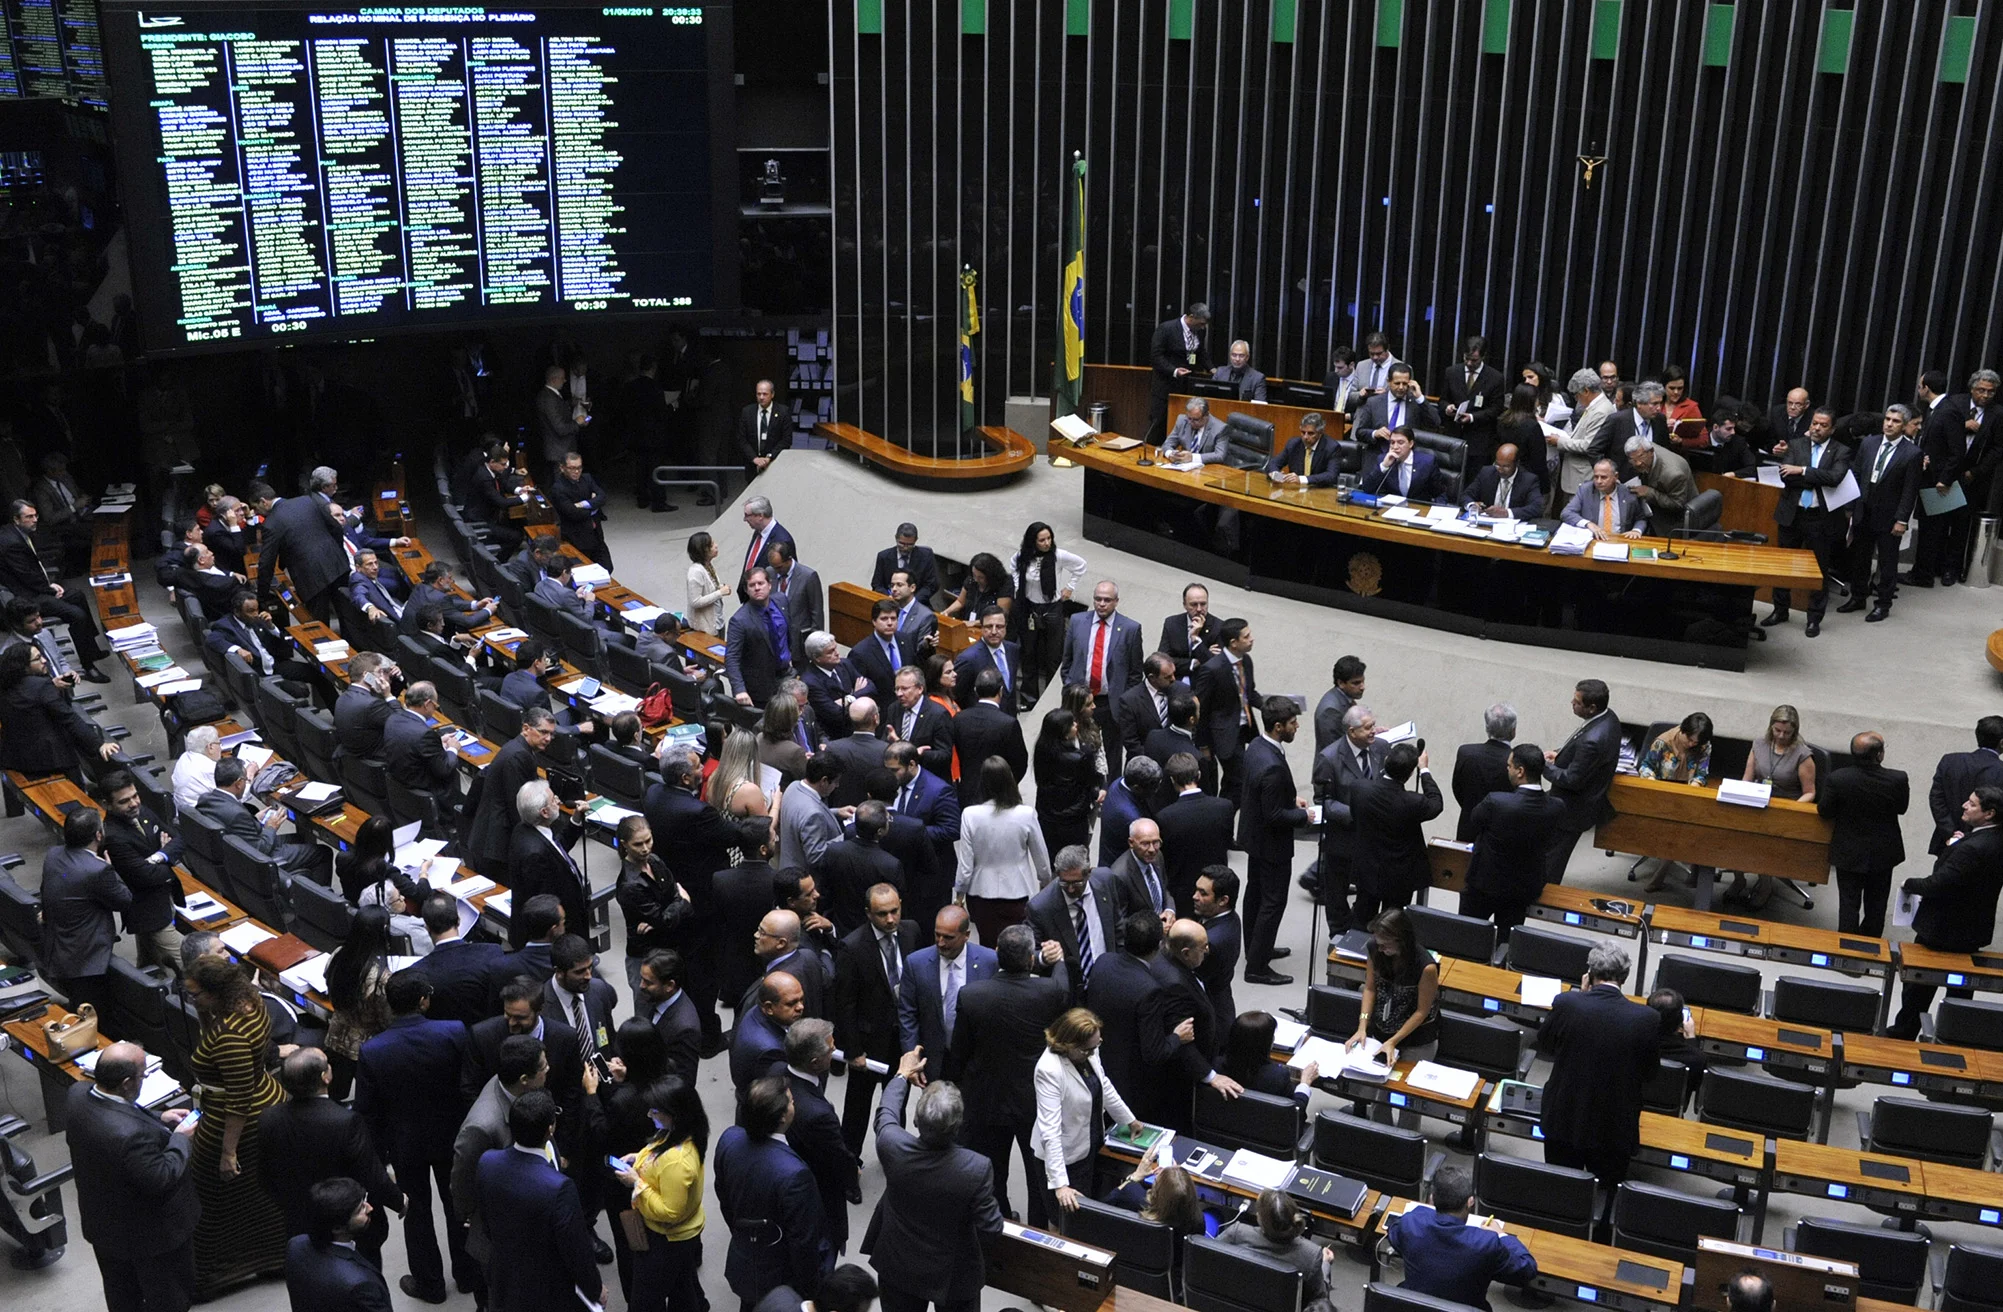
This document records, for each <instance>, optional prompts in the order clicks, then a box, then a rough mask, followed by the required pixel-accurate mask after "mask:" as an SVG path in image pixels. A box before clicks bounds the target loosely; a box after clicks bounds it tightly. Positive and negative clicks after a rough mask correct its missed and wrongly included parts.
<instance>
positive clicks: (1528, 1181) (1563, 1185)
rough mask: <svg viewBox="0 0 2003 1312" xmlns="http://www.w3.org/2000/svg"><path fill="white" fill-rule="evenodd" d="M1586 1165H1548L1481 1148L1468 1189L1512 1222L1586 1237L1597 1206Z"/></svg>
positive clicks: (1485, 1206) (1594, 1184) (1581, 1237)
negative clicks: (1486, 1151) (1488, 1151)
mask: <svg viewBox="0 0 2003 1312" xmlns="http://www.w3.org/2000/svg"><path fill="white" fill-rule="evenodd" d="M1596 1187H1597V1181H1595V1180H1594V1179H1593V1173H1592V1172H1591V1171H1582V1170H1579V1169H1577V1168H1575V1167H1570V1166H1551V1165H1548V1164H1546V1163H1544V1162H1533V1161H1530V1160H1528V1159H1526V1158H1522V1157H1498V1156H1497V1155H1496V1154H1494V1153H1482V1154H1481V1155H1480V1156H1478V1157H1476V1158H1475V1159H1474V1192H1475V1196H1476V1197H1478V1198H1480V1199H1481V1205H1482V1206H1483V1207H1484V1208H1486V1209H1487V1210H1488V1211H1489V1212H1491V1213H1492V1214H1494V1215H1496V1216H1499V1217H1501V1218H1502V1219H1503V1220H1505V1221H1510V1222H1514V1223H1515V1224H1517V1225H1528V1226H1535V1227H1536V1228H1537V1229H1539V1230H1551V1231H1555V1232H1557V1233H1558V1234H1563V1235H1571V1236H1572V1237H1573V1238H1575V1239H1591V1238H1592V1237H1593V1223H1594V1221H1595V1220H1596V1219H1597V1217H1598V1213H1599V1209H1598V1207H1597V1204H1596V1199H1595V1192H1594V1191H1595V1189H1596Z"/></svg>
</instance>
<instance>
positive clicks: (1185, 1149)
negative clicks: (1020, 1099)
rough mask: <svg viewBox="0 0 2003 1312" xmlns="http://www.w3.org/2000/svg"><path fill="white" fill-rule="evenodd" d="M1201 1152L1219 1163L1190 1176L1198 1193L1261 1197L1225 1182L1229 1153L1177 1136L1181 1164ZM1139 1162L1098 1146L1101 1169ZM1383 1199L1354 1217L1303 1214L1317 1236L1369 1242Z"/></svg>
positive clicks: (1373, 1196) (1371, 1199) (1323, 1211)
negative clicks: (1202, 1150) (1195, 1152)
mask: <svg viewBox="0 0 2003 1312" xmlns="http://www.w3.org/2000/svg"><path fill="white" fill-rule="evenodd" d="M1199 1148H1207V1149H1209V1150H1210V1153H1211V1154H1212V1155H1213V1156H1214V1157H1216V1158H1217V1163H1216V1164H1215V1165H1213V1166H1212V1167H1211V1168H1210V1169H1209V1170H1207V1171H1205V1172H1203V1173H1202V1174H1200V1175H1199V1174H1197V1173H1195V1172H1191V1173H1190V1179H1191V1180H1193V1181H1195V1182H1196V1184H1197V1185H1198V1187H1199V1189H1201V1190H1208V1191H1210V1192H1211V1193H1212V1194H1215V1195H1221V1196H1223V1197H1228V1198H1234V1199H1237V1198H1257V1197H1258V1196H1259V1191H1258V1190H1257V1189H1254V1188H1252V1187H1251V1186H1249V1185H1243V1184H1240V1183H1238V1182H1237V1181H1236V1180H1227V1179H1225V1178H1224V1174H1223V1165H1224V1163H1225V1162H1228V1161H1230V1160H1231V1153H1230V1151H1229V1150H1228V1149H1224V1148H1219V1147H1217V1146H1216V1145H1214V1144H1210V1143H1206V1142H1204V1141H1203V1140H1201V1139H1197V1138H1194V1137H1192V1136H1190V1135H1186V1134H1177V1135H1176V1136H1175V1143H1174V1145H1173V1151H1174V1154H1175V1158H1176V1161H1177V1162H1178V1163H1182V1162H1186V1161H1188V1159H1189V1156H1190V1154H1191V1153H1192V1152H1193V1151H1195V1150H1196V1149H1199ZM1140 1160H1141V1157H1140V1154H1139V1153H1135V1152H1130V1151H1126V1150H1123V1149H1119V1148H1115V1147H1113V1146H1112V1145H1111V1144H1106V1143H1102V1144H1100V1146H1099V1161H1100V1163H1101V1165H1102V1166H1103V1165H1104V1164H1106V1163H1116V1164H1117V1168H1118V1169H1119V1170H1120V1171H1131V1170H1132V1169H1133V1167H1134V1165H1135V1164H1136V1163H1138V1162H1139V1161H1140ZM1383 1197H1384V1196H1383V1195H1382V1194H1380V1193H1379V1192H1378V1191H1377V1190H1375V1189H1371V1190H1368V1191H1366V1192H1365V1194H1364V1195H1363V1205H1362V1206H1361V1207H1359V1208H1357V1210H1356V1215H1355V1216H1344V1215H1343V1214H1342V1213H1340V1212H1335V1211H1330V1210H1328V1209H1327V1208H1316V1207H1312V1206H1306V1207H1304V1208H1303V1210H1304V1211H1305V1212H1306V1213H1307V1216H1308V1223H1309V1228H1310V1229H1311V1230H1313V1231H1314V1232H1315V1233H1316V1234H1319V1235H1325V1236H1330V1237H1334V1238H1340V1239H1344V1240H1346V1241H1348V1242H1351V1243H1357V1242H1363V1241H1366V1240H1367V1239H1368V1237H1369V1235H1370V1234H1371V1233H1372V1227H1373V1225H1374V1223H1375V1219H1376V1213H1377V1205H1378V1204H1379V1203H1380V1202H1382V1201H1383Z"/></svg>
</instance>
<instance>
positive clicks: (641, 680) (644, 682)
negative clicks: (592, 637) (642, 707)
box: [605, 642, 654, 697]
mask: <svg viewBox="0 0 2003 1312" xmlns="http://www.w3.org/2000/svg"><path fill="white" fill-rule="evenodd" d="M605 668H606V670H607V671H608V673H607V674H606V680H605V681H606V682H607V683H610V684H611V685H612V686H613V687H615V688H617V689H619V691H621V692H623V693H627V694H629V695H631V696H634V697H644V696H645V695H646V693H647V689H648V688H649V687H651V686H652V685H653V683H654V667H653V665H652V663H651V662H649V661H648V660H647V658H646V657H645V656H642V655H641V654H640V653H639V652H637V651H635V650H634V649H633V648H632V647H629V646H627V645H626V644H625V643H623V642H608V643H606V644H605Z"/></svg>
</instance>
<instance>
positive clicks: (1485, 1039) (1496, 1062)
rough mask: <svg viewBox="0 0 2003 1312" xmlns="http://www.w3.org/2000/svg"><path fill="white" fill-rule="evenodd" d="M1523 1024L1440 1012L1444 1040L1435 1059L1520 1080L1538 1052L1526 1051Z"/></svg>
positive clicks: (1484, 1074)
mask: <svg viewBox="0 0 2003 1312" xmlns="http://www.w3.org/2000/svg"><path fill="white" fill-rule="evenodd" d="M1523 1034H1524V1031H1523V1027H1522V1026H1520V1025H1518V1024H1516V1022H1514V1021H1511V1020H1506V1019H1504V1018H1502V1017H1500V1016H1462V1015H1458V1014H1456V1013H1454V1012H1451V1011H1443V1012H1441V1013H1440V1043H1439V1047H1438V1048H1437V1049H1436V1050H1435V1051H1434V1053H1433V1060H1434V1061H1436V1062H1439V1063H1440V1064H1441V1065H1443V1066H1456V1067H1459V1068H1460V1069H1462V1070H1468V1071H1474V1072H1476V1073H1477V1074H1479V1075H1480V1076H1481V1077H1482V1078H1483V1079H1488V1080H1520V1079H1522V1078H1523V1076H1524V1074H1525V1073H1526V1072H1527V1071H1529V1069H1530V1064H1531V1062H1532V1061H1534V1060H1535V1059H1536V1054H1534V1053H1532V1052H1529V1051H1526V1050H1525V1047H1524V1043H1523Z"/></svg>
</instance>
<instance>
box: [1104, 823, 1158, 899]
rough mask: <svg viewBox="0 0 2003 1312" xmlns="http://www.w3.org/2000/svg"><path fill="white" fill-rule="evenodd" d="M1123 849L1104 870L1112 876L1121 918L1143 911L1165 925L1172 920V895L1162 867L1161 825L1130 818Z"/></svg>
mask: <svg viewBox="0 0 2003 1312" xmlns="http://www.w3.org/2000/svg"><path fill="white" fill-rule="evenodd" d="M1125 848H1126V850H1125V851H1123V852H1121V853H1120V856H1119V858H1118V859H1117V860H1115V861H1114V862H1113V863H1112V865H1111V866H1110V867H1109V868H1108V869H1107V871H1106V873H1107V874H1109V875H1111V876H1112V877H1113V893H1114V899H1115V908H1116V910H1118V912H1119V914H1120V917H1121V919H1123V920H1124V919H1125V918H1126V917H1127V916H1128V915H1130V914H1132V913H1133V912H1136V911H1145V912H1147V913H1148V914H1149V915H1151V916H1153V917H1154V918H1155V919H1156V920H1160V921H1162V922H1163V924H1164V925H1166V924H1167V923H1168V922H1169V921H1172V920H1174V919H1175V898H1174V897H1173V896H1172V895H1171V894H1170V893H1169V888H1168V875H1167V872H1166V871H1165V870H1164V869H1163V867H1162V859H1161V849H1162V844H1161V827H1160V826H1159V825H1157V824H1155V822H1154V821H1153V820H1150V819H1148V818H1147V817H1146V816H1142V817H1140V818H1138V819H1136V820H1134V821H1132V822H1131V823H1129V824H1128V825H1127V841H1126V844H1125Z"/></svg>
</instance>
